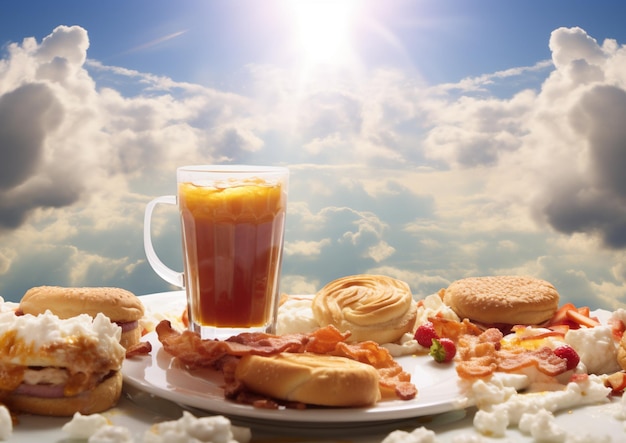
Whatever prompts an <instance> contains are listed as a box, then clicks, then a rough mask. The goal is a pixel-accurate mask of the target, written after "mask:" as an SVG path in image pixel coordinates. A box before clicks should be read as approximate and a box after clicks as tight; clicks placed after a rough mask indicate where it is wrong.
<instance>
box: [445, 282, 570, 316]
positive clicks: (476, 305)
mask: <svg viewBox="0 0 626 443" xmlns="http://www.w3.org/2000/svg"><path fill="white" fill-rule="evenodd" d="M443 301H444V303H445V304H446V305H448V306H450V307H451V308H452V310H453V311H454V312H456V314H457V315H458V316H459V317H460V318H467V319H469V320H472V321H475V322H479V323H488V324H495V323H503V324H510V325H515V324H526V325H537V324H541V323H543V322H545V321H547V320H549V319H550V318H552V316H553V315H554V313H555V312H556V310H557V309H558V305H559V293H558V292H557V290H556V289H555V287H554V286H553V285H552V284H550V283H549V282H547V281H545V280H541V279H537V278H533V277H527V276H489V277H470V278H465V279H461V280H457V281H455V282H453V283H452V284H451V285H450V286H448V288H447V289H445V291H444V293H443Z"/></svg>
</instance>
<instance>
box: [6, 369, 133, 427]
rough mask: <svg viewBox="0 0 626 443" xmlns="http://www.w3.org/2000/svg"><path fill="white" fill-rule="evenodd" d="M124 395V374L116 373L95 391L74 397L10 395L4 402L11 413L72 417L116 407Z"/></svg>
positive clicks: (84, 392)
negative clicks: (122, 394) (76, 414)
mask: <svg viewBox="0 0 626 443" xmlns="http://www.w3.org/2000/svg"><path fill="white" fill-rule="evenodd" d="M121 393H122V373H121V372H119V371H116V372H115V373H113V374H112V375H111V376H110V377H107V378H105V379H104V380H103V381H102V382H101V383H99V384H98V385H97V386H96V387H95V388H94V389H92V390H89V391H83V392H81V393H80V394H78V395H76V396H73V397H58V398H45V397H35V396H31V395H22V394H10V395H8V396H7V397H5V398H3V402H4V403H5V404H6V405H7V407H8V408H9V409H10V410H11V411H19V412H26V413H29V414H37V415H48V416H55V417H70V416H72V415H74V413H76V412H80V413H81V414H83V415H87V414H95V413H97V412H103V411H106V410H107V409H110V408H112V407H113V406H115V404H116V403H117V401H118V400H119V398H120V395H121Z"/></svg>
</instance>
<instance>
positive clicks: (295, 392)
mask: <svg viewBox="0 0 626 443" xmlns="http://www.w3.org/2000/svg"><path fill="white" fill-rule="evenodd" d="M235 378H236V379H237V380H239V381H240V382H242V383H243V384H244V386H246V388H248V389H249V390H250V391H253V392H256V393H258V394H263V395H267V396H269V397H272V398H276V399H280V400H286V401H294V402H301V403H306V404H312V405H319V406H335V407H344V406H345V407H350V406H352V407H354V406H369V405H373V404H375V403H376V402H377V401H378V400H380V397H381V394H380V388H379V378H380V377H379V374H378V371H376V369H374V367H372V366H370V365H368V364H365V363H360V362H358V361H355V360H350V359H348V358H345V357H334V356H329V355H317V354H307V353H304V354H296V353H293V354H292V353H281V354H276V355H273V356H269V357H264V356H258V355H246V356H244V357H242V359H241V360H240V361H239V363H238V364H237V369H236V371H235Z"/></svg>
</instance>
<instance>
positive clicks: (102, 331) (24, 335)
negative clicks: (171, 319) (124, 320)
mask: <svg viewBox="0 0 626 443" xmlns="http://www.w3.org/2000/svg"><path fill="white" fill-rule="evenodd" d="M121 333H122V330H121V328H120V327H119V326H118V325H116V324H115V323H112V322H111V320H109V318H108V317H106V316H105V315H103V314H101V313H98V315H96V317H94V318H93V319H92V317H91V316H89V315H87V314H81V315H79V316H76V317H71V318H68V319H60V318H59V317H57V316H56V315H54V314H52V313H51V312H50V311H46V312H45V313H43V314H40V315H37V316H34V315H31V314H25V315H15V313H14V312H11V311H7V312H0V337H8V336H10V335H13V334H14V338H13V339H11V340H2V342H3V343H5V345H4V348H3V349H2V359H3V361H4V362H6V363H13V364H28V365H36V364H37V363H36V362H35V360H37V361H39V360H41V365H42V366H46V365H47V364H49V363H50V362H48V361H47V360H46V358H47V357H46V356H50V355H51V354H57V356H59V357H61V356H62V355H63V354H64V349H63V348H62V347H58V348H56V350H55V347H54V345H58V344H64V343H75V342H76V341H77V339H78V337H80V338H81V340H87V341H90V342H91V343H93V346H94V349H95V350H96V351H97V353H98V354H100V355H107V356H109V357H110V358H111V360H112V361H119V362H120V364H121V362H122V361H123V359H124V356H125V354H126V350H125V349H124V347H122V345H120V343H119V340H120V337H121ZM16 343H19V345H17V344H16ZM24 349H29V350H30V351H31V352H27V353H25V352H24Z"/></svg>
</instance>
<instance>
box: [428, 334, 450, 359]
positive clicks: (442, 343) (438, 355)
mask: <svg viewBox="0 0 626 443" xmlns="http://www.w3.org/2000/svg"><path fill="white" fill-rule="evenodd" d="M429 354H430V356H431V357H432V358H434V359H435V361H436V362H437V363H447V362H449V361H452V359H453V358H454V356H455V355H456V345H455V344H454V342H453V341H452V340H450V339H449V338H445V337H444V338H435V339H433V344H432V345H431V346H430V352H429Z"/></svg>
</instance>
